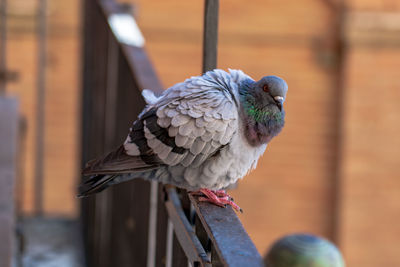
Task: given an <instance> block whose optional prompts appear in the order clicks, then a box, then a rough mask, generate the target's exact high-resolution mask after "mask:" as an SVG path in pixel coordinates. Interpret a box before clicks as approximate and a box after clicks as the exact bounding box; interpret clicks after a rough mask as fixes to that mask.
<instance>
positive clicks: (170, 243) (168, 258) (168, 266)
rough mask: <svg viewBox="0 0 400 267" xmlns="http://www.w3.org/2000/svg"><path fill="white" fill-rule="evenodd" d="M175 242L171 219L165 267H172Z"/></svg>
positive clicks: (168, 228)
mask: <svg viewBox="0 0 400 267" xmlns="http://www.w3.org/2000/svg"><path fill="white" fill-rule="evenodd" d="M173 240H174V226H173V225H172V222H171V219H168V226H167V241H166V242H167V246H166V252H165V255H166V257H165V267H172V253H173V251H172V250H173V248H174V245H173Z"/></svg>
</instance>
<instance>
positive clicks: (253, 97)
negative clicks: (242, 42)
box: [239, 76, 288, 146]
mask: <svg viewBox="0 0 400 267" xmlns="http://www.w3.org/2000/svg"><path fill="white" fill-rule="evenodd" d="M287 90H288V86H287V84H286V82H285V81H284V80H283V79H281V78H279V77H277V76H265V77H263V78H262V79H260V80H259V81H257V82H256V81H252V80H250V79H249V80H245V81H243V82H242V84H241V85H240V86H239V94H240V102H241V105H242V110H243V115H244V122H245V126H246V129H247V131H246V134H247V139H248V141H249V143H250V144H251V145H254V146H257V145H260V144H263V143H268V142H269V141H270V140H271V139H272V137H274V136H276V135H277V134H278V133H279V132H280V131H281V129H282V127H283V125H284V117H285V111H284V109H283V103H284V102H285V99H286V93H287Z"/></svg>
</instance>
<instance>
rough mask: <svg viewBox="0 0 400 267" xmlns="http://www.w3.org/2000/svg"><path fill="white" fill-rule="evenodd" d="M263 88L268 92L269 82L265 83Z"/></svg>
mask: <svg viewBox="0 0 400 267" xmlns="http://www.w3.org/2000/svg"><path fill="white" fill-rule="evenodd" d="M263 90H264V92H266V93H268V92H269V88H268V84H264V86H263Z"/></svg>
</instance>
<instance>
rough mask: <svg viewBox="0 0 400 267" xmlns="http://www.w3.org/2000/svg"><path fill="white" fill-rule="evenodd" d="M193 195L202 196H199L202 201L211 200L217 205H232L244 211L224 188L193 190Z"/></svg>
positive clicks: (223, 206)
mask: <svg viewBox="0 0 400 267" xmlns="http://www.w3.org/2000/svg"><path fill="white" fill-rule="evenodd" d="M191 194H192V195H193V196H201V197H199V199H198V200H199V201H200V202H209V203H212V204H214V205H216V206H219V207H222V208H226V207H227V206H228V205H229V206H231V207H232V208H233V209H234V210H236V211H239V212H241V213H243V210H242V209H241V208H240V207H239V206H238V205H236V203H235V202H233V198H232V197H231V196H230V195H228V194H227V193H226V192H225V191H224V190H217V191H213V190H209V189H205V188H203V189H200V190H199V191H196V192H191Z"/></svg>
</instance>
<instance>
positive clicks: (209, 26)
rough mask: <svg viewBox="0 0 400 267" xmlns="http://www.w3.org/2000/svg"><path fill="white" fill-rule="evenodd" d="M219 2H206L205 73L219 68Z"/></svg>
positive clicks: (204, 33)
mask: <svg viewBox="0 0 400 267" xmlns="http://www.w3.org/2000/svg"><path fill="white" fill-rule="evenodd" d="M218 9H219V0H205V5H204V32H203V73H204V72H206V71H209V70H213V69H215V68H216V67H217V45H218Z"/></svg>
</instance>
